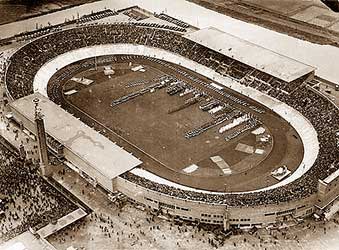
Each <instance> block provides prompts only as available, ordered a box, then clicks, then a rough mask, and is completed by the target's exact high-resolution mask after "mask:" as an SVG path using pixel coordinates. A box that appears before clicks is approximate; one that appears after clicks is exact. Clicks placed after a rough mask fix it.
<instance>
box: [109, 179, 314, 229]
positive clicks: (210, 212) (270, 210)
mask: <svg viewBox="0 0 339 250" xmlns="http://www.w3.org/2000/svg"><path fill="white" fill-rule="evenodd" d="M114 188H115V189H116V190H119V191H120V192H122V193H123V194H125V195H126V196H127V197H129V198H130V199H132V200H133V201H134V202H136V203H139V204H143V205H145V206H146V208H148V209H154V210H161V211H162V212H163V213H165V214H166V213H168V214H170V215H172V216H174V217H179V218H181V219H183V220H190V221H197V222H200V223H207V224H222V225H223V226H224V228H225V229H228V228H229V227H230V226H234V227H253V226H256V227H262V226H267V225H269V224H273V223H276V222H279V221H284V220H290V219H291V218H303V217H306V216H309V215H311V214H312V213H313V212H314V204H315V202H316V199H317V194H316V193H315V194H313V195H311V196H309V197H308V198H305V199H301V200H296V201H291V202H281V203H278V204H276V205H255V206H243V207H227V206H226V205H220V204H212V203H206V202H198V201H192V200H187V199H180V198H178V197H173V196H169V195H166V194H164V193H161V192H156V191H153V190H150V189H147V188H144V187H142V186H140V185H137V184H135V183H132V182H130V181H128V180H125V179H123V178H121V177H118V178H116V179H115V180H114Z"/></svg>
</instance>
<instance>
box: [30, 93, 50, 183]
mask: <svg viewBox="0 0 339 250" xmlns="http://www.w3.org/2000/svg"><path fill="white" fill-rule="evenodd" d="M39 101H40V100H39V99H38V98H35V99H34V100H33V103H34V106H35V114H34V120H35V128H36V131H37V138H38V149H39V159H40V171H41V174H42V175H43V176H51V175H52V173H53V172H52V169H51V166H50V164H49V160H48V152H47V142H46V132H45V125H44V119H43V114H42V113H41V112H40V110H39Z"/></svg>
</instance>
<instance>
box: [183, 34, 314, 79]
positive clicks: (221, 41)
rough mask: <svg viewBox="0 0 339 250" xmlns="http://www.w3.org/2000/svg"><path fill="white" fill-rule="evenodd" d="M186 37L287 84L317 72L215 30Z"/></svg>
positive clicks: (310, 67)
mask: <svg viewBox="0 0 339 250" xmlns="http://www.w3.org/2000/svg"><path fill="white" fill-rule="evenodd" d="M185 37H186V38H187V39H189V40H192V41H194V42H197V43H199V44H202V45H204V46H206V47H208V48H210V49H213V50H215V51H218V52H219V53H222V54H224V55H226V56H228V57H230V58H233V59H235V60H237V61H240V62H242V63H245V64H247V65H249V66H251V67H253V68H256V69H258V70H260V71H262V72H265V73H267V74H269V75H271V76H274V77H276V78H279V79H281V80H284V81H286V82H291V81H294V80H296V79H298V78H299V77H301V76H304V75H306V74H308V73H311V72H312V71H314V70H315V68H314V67H312V66H310V65H306V64H304V63H302V62H299V61H297V60H294V59H292V58H289V57H286V56H283V55H280V54H278V53H276V52H274V51H271V50H268V49H265V48H263V47H260V46H258V45H256V44H253V43H250V42H248V41H245V40H243V39H241V38H238V37H236V36H233V35H231V34H228V33H225V32H223V31H221V30H218V29H216V28H213V27H209V28H205V29H201V30H198V31H195V32H192V33H189V34H186V35H185Z"/></svg>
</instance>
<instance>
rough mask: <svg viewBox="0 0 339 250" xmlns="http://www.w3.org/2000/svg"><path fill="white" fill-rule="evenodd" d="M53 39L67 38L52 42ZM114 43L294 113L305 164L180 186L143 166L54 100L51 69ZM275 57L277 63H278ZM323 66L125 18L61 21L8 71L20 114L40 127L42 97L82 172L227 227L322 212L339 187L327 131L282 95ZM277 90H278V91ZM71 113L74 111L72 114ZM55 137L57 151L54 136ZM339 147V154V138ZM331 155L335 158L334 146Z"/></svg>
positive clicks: (51, 123) (60, 140)
mask: <svg viewBox="0 0 339 250" xmlns="http://www.w3.org/2000/svg"><path fill="white" fill-rule="evenodd" d="M209 32H212V33H213V34H214V35H216V33H217V35H218V36H219V37H220V39H226V40H227V39H228V40H229V44H227V43H226V45H225V43H223V44H219V43H218V42H216V43H212V44H211V42H210V41H209V40H208V41H207V38H208V37H210V33H209ZM145 34H146V35H145ZM155 34H157V37H156V38H155V37H154V36H155ZM87 38H89V39H87ZM160 38H162V40H161V39H160ZM159 39H160V40H159ZM72 41H73V43H72ZM219 41H220V40H219ZM54 42H55V43H57V44H58V45H59V46H55V45H53V43H54ZM70 43H71V45H70ZM178 43H182V44H181V45H180V46H179V48H182V46H184V48H183V49H182V50H179V49H178V47H177V46H176V44H178ZM39 44H45V45H46V47H45V48H44V50H43V51H42V50H40V49H39ZM220 46H223V47H220ZM199 47H201V48H204V50H206V51H207V52H206V54H208V55H209V58H207V59H208V60H205V61H200V62H199V61H198V59H199V58H200V57H201V55H199V54H197V53H194V52H195V51H194V50H197V49H198V48H199ZM244 48H247V49H246V50H244ZM113 53H117V54H130V55H135V54H138V55H143V56H147V57H153V58H159V59H162V60H165V61H168V62H173V63H177V64H180V65H181V66H183V67H187V68H189V69H192V70H195V71H197V72H199V73H200V74H202V75H204V76H206V77H208V78H210V79H213V80H215V81H217V82H218V83H220V84H222V85H224V86H227V87H230V88H232V89H233V90H236V91H238V92H239V93H241V94H243V95H246V96H248V97H250V98H252V99H254V100H256V101H257V102H259V103H261V104H264V105H265V106H267V107H269V108H271V109H272V110H274V111H275V112H276V113H278V114H279V115H280V116H282V117H283V118H284V119H285V120H288V121H289V122H290V123H291V124H292V126H293V127H295V128H296V130H297V131H298V133H299V135H301V137H302V138H303V143H304V147H305V153H304V160H303V164H302V165H301V166H299V168H298V170H299V171H296V172H297V173H296V174H295V175H292V176H291V178H290V179H289V181H285V182H282V183H280V184H279V183H278V185H275V186H272V187H268V188H265V189H263V190H253V191H251V192H243V193H217V192H204V191H201V190H195V189H185V188H183V189H181V187H180V185H175V183H173V186H171V183H168V182H165V181H164V180H162V179H161V178H152V177H149V176H151V175H142V174H140V171H139V172H138V171H136V169H138V166H139V165H140V164H141V165H142V162H141V161H140V160H139V159H137V158H136V157H134V156H133V155H132V154H131V153H132V152H126V151H125V150H124V149H122V148H120V147H119V146H117V145H116V144H114V143H113V142H111V141H109V140H108V139H107V138H105V137H104V136H103V135H100V134H99V133H98V132H95V131H94V130H93V129H92V128H90V127H88V126H87V125H85V124H84V123H82V122H81V121H79V120H78V119H76V118H75V117H73V116H72V115H70V114H68V113H67V112H66V111H64V110H63V109H62V108H61V107H59V106H58V105H56V104H54V103H53V102H52V101H50V100H48V96H47V95H48V94H47V93H48V91H47V87H48V82H49V80H50V78H51V77H52V76H53V75H54V74H55V73H56V72H57V71H58V70H59V69H61V68H62V67H64V66H66V65H68V64H70V63H73V62H75V61H79V60H82V59H84V58H90V57H92V56H93V55H94V56H100V55H107V54H113ZM192 54H193V56H192ZM256 55H267V56H266V57H265V58H270V60H269V61H265V60H260V58H259V60H258V56H256ZM216 58H217V59H218V60H219V59H220V60H223V61H227V60H233V61H236V62H237V63H240V65H241V67H244V68H246V70H247V69H249V70H248V72H254V71H256V72H261V73H264V74H266V75H268V76H269V77H270V79H273V80H270V82H272V85H270V86H269V87H270V88H271V90H272V91H270V92H266V93H263V92H261V91H259V90H258V89H255V88H252V87H250V86H247V85H246V83H245V84H244V82H243V81H245V80H246V79H249V78H251V76H252V75H251V74H250V73H248V74H245V76H244V77H242V78H241V79H237V78H236V77H232V76H229V75H227V72H226V71H225V67H224V65H225V64H223V63H219V62H218V60H217V59H216ZM271 60H273V61H274V64H271ZM211 61H212V63H211ZM215 64H217V66H215ZM20 65H21V66H20ZM241 67H240V68H241ZM314 70H315V69H314V68H313V67H311V66H309V65H305V64H303V63H300V62H297V61H295V60H292V59H290V58H286V57H284V56H282V55H278V54H275V53H274V52H271V51H269V50H265V49H264V48H261V47H257V46H255V45H252V44H249V43H248V42H245V41H242V40H241V39H238V38H234V37H231V36H228V35H227V34H225V33H223V34H222V33H220V32H219V31H215V30H214V29H213V28H211V29H207V30H202V31H197V33H194V32H193V33H191V34H186V35H183V33H180V32H176V31H173V30H164V29H162V28H160V29H158V28H154V27H140V26H139V25H135V24H126V23H124V24H114V25H95V26H90V27H80V28H74V29H68V30H62V31H57V32H54V33H51V34H48V35H45V36H42V37H40V38H37V39H35V40H34V41H32V42H30V43H28V44H26V45H25V46H23V47H22V48H20V49H19V50H18V51H16V52H15V53H14V54H13V55H12V57H11V63H10V65H9V66H8V68H7V72H6V79H5V80H6V87H7V95H8V96H9V97H10V99H11V103H10V107H11V109H12V111H13V115H14V119H15V120H17V121H18V122H20V123H22V124H23V125H24V127H25V128H27V129H28V130H30V131H31V132H32V133H36V131H35V128H34V108H33V103H32V100H33V99H34V98H39V99H40V100H42V102H41V108H42V112H43V113H44V114H45V121H46V131H47V134H48V136H49V137H51V138H52V141H55V142H56V143H57V144H58V145H59V148H63V150H62V152H61V154H63V157H64V158H65V159H66V162H68V163H69V164H70V165H72V167H74V168H75V169H77V171H78V172H80V173H84V174H85V175H86V176H88V177H89V178H90V179H92V180H93V181H94V182H95V183H97V184H98V185H100V186H102V187H103V188H104V189H106V190H107V191H108V192H114V191H119V192H121V193H123V194H125V195H126V196H127V197H129V198H130V199H131V200H133V201H134V202H137V203H140V204H143V205H145V206H146V207H147V208H149V209H152V210H157V211H161V212H163V213H166V214H170V215H172V216H174V217H177V218H181V219H184V220H190V221H196V222H200V223H207V224H218V225H223V226H224V228H225V229H228V228H229V227H231V226H235V227H250V226H257V227H258V226H265V225H268V224H272V223H277V222H281V221H284V220H289V219H297V218H303V217H306V216H309V215H311V214H312V213H314V212H317V213H323V212H324V211H325V208H326V207H328V206H330V205H331V204H333V203H334V202H335V200H336V198H337V197H338V195H339V189H338V185H337V183H338V180H339V174H338V173H339V172H338V170H337V168H338V166H337V164H338V161H337V160H334V161H330V164H329V165H328V166H327V165H326V166H323V165H322V162H320V161H319V158H321V159H322V160H323V157H324V155H323V154H324V153H326V152H324V151H323V148H324V147H325V146H324V145H322V143H326V139H323V137H324V136H326V135H324V133H323V132H322V131H320V132H319V131H318V130H317V129H318V127H314V126H318V124H316V123H315V121H314V120H313V119H312V117H307V111H304V110H302V109H300V110H298V111H297V110H295V108H293V107H290V105H289V104H288V103H285V102H284V101H283V98H281V97H280V96H281V95H283V96H284V95H289V94H291V93H293V92H295V91H296V90H298V89H300V88H307V89H308V87H307V86H305V83H306V82H308V81H309V80H311V79H312V78H313V76H314ZM273 83H274V84H273ZM277 85H278V87H276V86H277ZM281 86H283V87H281ZM310 91H312V92H311V93H314V94H315V95H318V96H319V98H321V100H323V102H325V103H326V104H327V105H328V107H329V108H328V109H326V112H329V111H331V112H334V114H333V116H334V117H333V121H332V120H331V122H330V123H328V124H327V125H328V126H331V129H333V130H336V127H335V126H338V124H336V121H337V120H338V117H337V116H338V113H339V112H338V108H337V107H335V106H333V105H334V104H333V103H330V101H329V100H328V99H326V98H325V97H324V96H321V95H320V93H317V92H314V90H310ZM34 92H36V93H34ZM277 92H279V94H277V95H276V93H277ZM279 98H281V99H279ZM55 115H57V118H55ZM64 121H67V122H66V124H65V123H64ZM333 124H334V125H333ZM332 126H334V127H333V128H332ZM79 133H80V134H79ZM320 133H321V134H320ZM331 145H332V144H331ZM49 147H51V150H54V151H58V150H56V149H55V147H54V146H53V145H51V144H49ZM327 147H328V146H327V145H326V148H327ZM333 150H334V152H333V153H334V154H335V152H336V150H337V148H334V149H333ZM93 152H95V153H93ZM334 157H335V156H334ZM328 159H330V160H332V159H333V156H329V158H328ZM334 159H335V158H334ZM319 164H320V165H319ZM331 164H332V165H331ZM305 183H306V184H305Z"/></svg>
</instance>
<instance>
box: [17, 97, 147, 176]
mask: <svg viewBox="0 0 339 250" xmlns="http://www.w3.org/2000/svg"><path fill="white" fill-rule="evenodd" d="M34 98H39V100H40V102H39V108H40V109H41V112H42V113H43V116H44V121H45V128H46V132H47V133H48V134H49V135H50V136H52V137H53V138H55V139H56V140H58V141H59V142H60V143H61V144H62V145H64V146H65V147H66V148H68V149H70V150H71V151H72V152H73V153H75V154H76V155H78V156H79V157H81V158H82V159H83V160H84V161H86V162H87V163H88V164H89V165H90V166H91V167H92V168H94V169H96V170H97V171H99V172H100V173H101V174H103V175H104V176H106V177H107V178H110V179H113V178H115V177H117V176H118V175H120V174H122V173H124V172H127V171H129V170H131V169H133V168H134V167H136V166H138V165H140V164H141V163H142V162H141V161H140V160H139V159H137V158H136V157H134V156H133V155H132V154H131V153H128V152H127V151H125V150H124V149H122V148H121V147H119V146H118V145H116V144H115V143H114V142H112V141H110V140H109V139H107V138H106V137H105V136H103V135H101V134H100V133H98V132H96V131H95V130H94V129H92V128H90V127H88V126H87V125H86V124H84V123H83V122H82V121H80V120H79V119H77V118H76V117H74V116H72V115H71V114H69V113H68V112H66V111H65V110H64V109H62V108H61V107H59V106H58V105H56V104H55V103H54V102H52V101H50V100H49V99H48V98H47V97H45V96H43V95H41V94H40V93H35V94H32V95H29V96H25V97H23V98H20V99H18V100H16V101H14V102H13V103H11V107H13V108H14V109H16V110H17V111H18V112H20V113H21V114H23V115H24V116H25V117H26V118H27V119H29V120H30V121H33V120H34V103H33V102H32V100H33V99H34Z"/></svg>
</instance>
